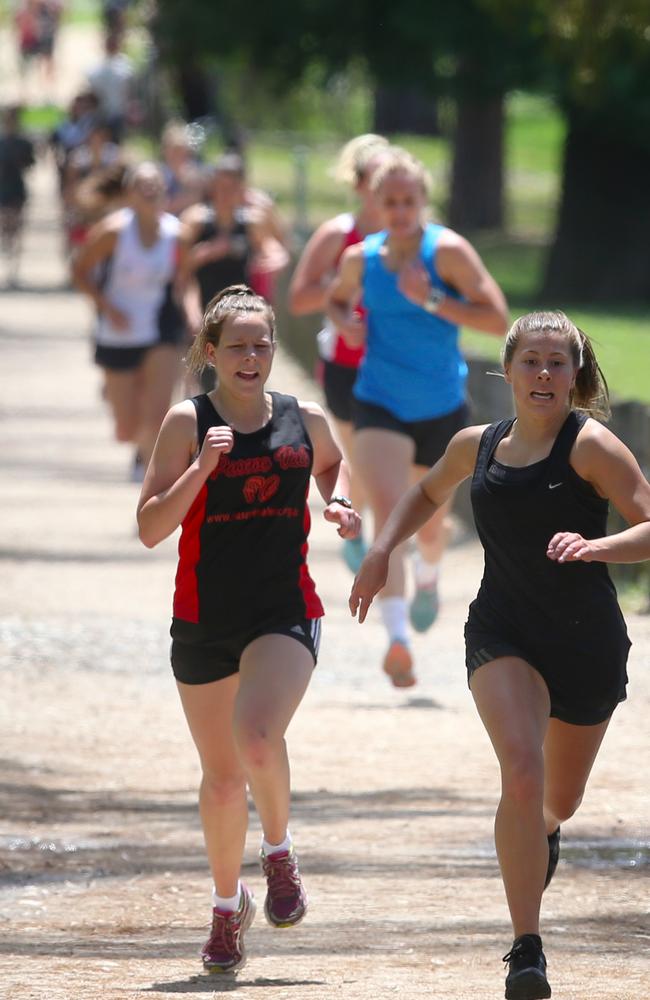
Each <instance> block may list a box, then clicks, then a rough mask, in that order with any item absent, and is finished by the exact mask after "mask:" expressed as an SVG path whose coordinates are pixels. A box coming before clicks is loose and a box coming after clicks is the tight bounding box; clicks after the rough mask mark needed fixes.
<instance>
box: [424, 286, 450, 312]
mask: <svg viewBox="0 0 650 1000" xmlns="http://www.w3.org/2000/svg"><path fill="white" fill-rule="evenodd" d="M444 299H445V293H444V292H443V290H442V288H435V287H434V288H432V289H431V291H430V292H429V295H428V297H427V299H426V301H425V302H423V303H422V308H423V309H424V310H426V312H428V313H430V314H431V315H432V316H435V314H436V313H437V312H438V310H439V309H440V305H441V303H442V301H443V300H444Z"/></svg>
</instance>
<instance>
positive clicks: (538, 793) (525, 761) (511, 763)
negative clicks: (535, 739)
mask: <svg viewBox="0 0 650 1000" xmlns="http://www.w3.org/2000/svg"><path fill="white" fill-rule="evenodd" d="M501 782H502V788H503V794H504V796H506V797H507V798H509V799H510V800H511V801H513V802H515V803H516V804H517V805H520V806H521V807H522V808H529V807H532V806H534V805H535V804H539V805H540V806H541V804H542V798H543V794H544V764H543V759H542V756H541V754H539V753H535V752H533V751H530V750H526V749H518V750H515V751H513V752H512V753H511V754H510V756H509V757H508V759H507V761H506V762H505V763H504V764H503V765H502V768H501Z"/></svg>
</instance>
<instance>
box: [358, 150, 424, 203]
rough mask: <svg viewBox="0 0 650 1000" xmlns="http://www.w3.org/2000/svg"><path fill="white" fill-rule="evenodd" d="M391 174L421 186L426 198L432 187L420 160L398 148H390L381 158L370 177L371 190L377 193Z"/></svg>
mask: <svg viewBox="0 0 650 1000" xmlns="http://www.w3.org/2000/svg"><path fill="white" fill-rule="evenodd" d="M393 174H405V175H406V176H407V177H409V178H411V179H412V180H414V181H416V182H417V183H418V184H419V185H420V186H421V188H422V190H423V192H424V194H425V195H426V197H427V198H428V197H429V195H430V194H431V187H432V185H433V179H432V177H431V174H430V173H429V171H428V170H427V168H426V167H425V165H424V164H423V163H422V162H421V161H420V160H418V159H416V157H415V156H412V155H411V153H409V152H408V150H406V149H402V148H401V147H400V146H391V147H390V149H389V150H387V152H386V155H385V156H383V157H382V160H381V163H380V164H379V166H378V167H377V169H376V170H375V171H374V173H373V175H372V179H371V181H370V187H371V189H372V190H373V191H378V190H379V189H380V187H381V186H382V184H383V183H384V181H385V180H386V178H387V177H392V176H393Z"/></svg>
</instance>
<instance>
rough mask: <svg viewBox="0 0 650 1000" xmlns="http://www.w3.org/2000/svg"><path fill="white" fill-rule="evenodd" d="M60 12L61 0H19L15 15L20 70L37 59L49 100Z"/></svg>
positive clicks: (61, 7)
mask: <svg viewBox="0 0 650 1000" xmlns="http://www.w3.org/2000/svg"><path fill="white" fill-rule="evenodd" d="M62 11H63V0H22V2H21V3H20V4H19V6H18V9H17V11H16V15H15V24H16V31H17V34H18V48H19V52H20V56H21V62H22V68H23V72H24V71H25V70H26V68H27V64H28V62H30V61H31V60H33V59H34V60H38V61H39V62H40V65H41V69H42V73H43V81H42V84H43V86H44V87H45V88H47V90H45V93H46V94H47V96H48V98H49V99H51V98H52V92H51V87H52V83H53V80H54V45H55V42H56V35H57V31H58V28H59V23H60V21H61V14H62Z"/></svg>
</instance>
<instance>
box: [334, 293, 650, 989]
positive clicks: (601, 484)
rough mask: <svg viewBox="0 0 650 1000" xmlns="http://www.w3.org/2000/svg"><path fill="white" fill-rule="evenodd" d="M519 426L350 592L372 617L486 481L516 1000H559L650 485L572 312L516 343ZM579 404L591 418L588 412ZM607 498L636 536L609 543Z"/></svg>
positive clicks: (477, 659)
mask: <svg viewBox="0 0 650 1000" xmlns="http://www.w3.org/2000/svg"><path fill="white" fill-rule="evenodd" d="M504 370H505V378H506V380H507V381H508V382H510V383H511V384H512V389H513V394H514V401H515V411H516V419H515V420H514V421H512V420H508V421H501V422H500V423H498V424H493V425H491V426H489V427H487V428H486V427H469V428H466V429H465V430H463V431H460V433H458V434H457V435H456V436H455V437H454V438H452V440H451V442H450V444H449V446H448V448H447V451H446V453H445V455H444V456H443V458H441V459H440V461H439V462H437V464H436V465H434V467H433V469H432V470H431V471H430V472H429V473H428V474H427V475H426V476H425V477H424V479H423V480H422V481H421V483H420V484H419V485H418V486H416V487H414V489H412V490H411V491H409V493H407V494H406V495H405V497H404V498H403V500H402V501H400V503H399V504H398V505H397V506H396V508H395V510H394V511H393V513H392V514H391V516H390V518H389V521H388V522H387V524H386V526H385V527H384V529H383V530H382V532H381V533H380V536H379V538H378V539H377V541H376V542H375V545H374V546H373V548H372V549H371V551H370V553H369V554H368V556H367V558H366V560H365V562H364V564H363V566H362V568H361V570H360V572H359V575H358V577H357V579H356V580H355V584H354V587H353V590H352V594H351V597H350V608H351V611H352V613H353V614H355V613H356V612H357V610H359V620H360V621H363V620H364V618H365V616H366V612H367V609H368V606H369V604H370V602H371V601H372V599H373V597H374V595H375V594H376V593H377V592H378V591H379V590H380V589H381V587H382V586H383V583H384V581H385V579H386V572H387V564H388V557H389V554H390V552H391V551H392V549H393V548H394V547H395V546H396V545H397V544H398V543H399V542H401V541H403V540H405V539H406V538H408V536H409V535H411V534H413V533H414V532H415V531H416V530H417V529H418V528H419V527H420V526H421V525H422V524H423V523H424V522H425V521H426V520H427V518H429V517H431V515H432V513H433V512H434V511H435V510H436V509H438V507H440V506H441V505H442V504H443V503H445V501H446V500H447V499H448V498H449V497H450V496H451V495H452V494H453V491H454V489H455V488H456V486H457V485H458V483H460V482H461V481H462V480H463V479H466V478H467V477H469V476H472V477H473V478H472V505H473V510H474V517H475V520H476V526H477V529H478V532H479V537H480V539H481V542H482V544H483V547H484V549H485V571H484V574H483V580H482V581H481V586H480V589H479V592H478V595H477V597H476V600H474V601H473V602H472V604H471V606H470V610H469V616H468V621H467V625H466V626H465V639H466V662H467V669H468V674H469V683H470V688H471V691H472V695H473V697H474V701H475V702H476V706H477V708H478V711H479V714H480V716H481V720H482V722H483V724H484V726H485V728H486V730H487V732H488V735H489V737H490V740H491V742H492V745H493V747H494V749H495V752H496V755H497V758H498V760H499V765H500V769H501V783H502V788H501V802H500V804H499V809H498V812H497V818H496V824H495V832H496V847H497V854H498V858H499V865H500V868H501V873H502V876H503V881H504V886H505V891H506V896H507V900H508V906H509V908H510V915H511V918H512V923H513V930H514V937H515V940H514V944H513V947H512V949H511V951H510V952H509V953H508V954H507V955H506V957H505V961H507V962H508V965H509V971H508V975H507V978H506V993H505V995H506V998H510V1000H538V998H539V1000H542V998H545V997H550V995H551V989H550V986H549V984H548V981H547V979H546V961H545V958H544V953H543V951H542V941H541V938H540V936H539V912H540V906H541V898H542V892H543V890H544V889H545V888H546V886H547V885H548V883H549V881H550V879H551V877H552V876H553V873H554V871H555V867H556V865H557V860H558V855H559V841H560V823H561V822H562V821H563V820H566V819H568V818H569V817H570V816H572V815H573V813H574V812H575V810H576V809H577V807H578V805H579V804H580V801H581V799H582V795H583V792H584V789H585V785H586V782H587V779H588V777H589V773H590V771H591V768H592V766H593V764H594V761H595V758H596V755H597V753H598V749H599V747H600V743H601V741H602V739H603V737H604V735H605V731H606V729H607V726H608V724H609V720H610V718H611V715H612V712H613V711H614V708H615V707H616V705H617V704H618V702H619V701H621V700H623V698H624V697H625V686H626V682H627V674H626V660H627V654H628V650H629V646H630V643H629V640H628V637H627V631H626V628H625V622H624V620H623V616H622V614H621V611H620V608H619V606H618V602H617V598H616V590H615V588H614V585H613V583H612V581H611V579H610V577H609V574H608V572H607V565H606V564H607V563H609V562H622V563H626V562H637V561H641V560H645V559H648V558H650V485H649V484H648V483H647V481H646V479H645V478H644V476H643V474H642V472H641V470H640V468H639V466H638V463H637V462H636V460H635V458H634V456H633V455H632V454H631V452H630V451H629V450H628V449H627V448H626V447H625V445H624V444H623V443H622V442H621V441H619V440H618V438H616V437H615V436H614V435H613V434H612V433H611V432H610V431H609V430H607V428H605V427H604V426H602V424H600V423H598V422H597V421H596V420H593V419H589V417H588V416H587V414H589V413H596V414H598V415H600V416H606V415H607V412H608V407H607V388H606V385H605V383H604V380H602V378H601V375H600V370H599V368H598V365H597V363H596V359H595V357H594V354H593V350H592V348H591V345H590V343H589V340H588V338H586V337H585V335H584V334H583V333H581V331H579V330H577V328H576V327H575V326H574V325H573V323H571V321H570V320H568V319H567V317H566V316H565V315H564V314H563V313H533V314H531V315H529V316H523V317H522V318H521V319H519V320H517V322H516V323H515V324H514V326H513V327H512V329H511V331H510V333H509V334H508V337H507V339H506V345H505V349H504ZM574 407H577V408H579V409H580V410H582V411H586V413H585V412H582V413H579V412H577V411H576V410H575V409H574ZM608 501H611V502H612V503H613V504H614V506H615V507H616V508H617V510H618V511H619V512H620V513H621V515H622V516H623V517H624V518H625V520H626V521H627V522H628V523H629V524H630V525H631V527H629V528H627V529H625V530H624V531H620V532H618V533H617V534H614V535H609V536H607V534H606V521H607V509H608Z"/></svg>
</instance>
